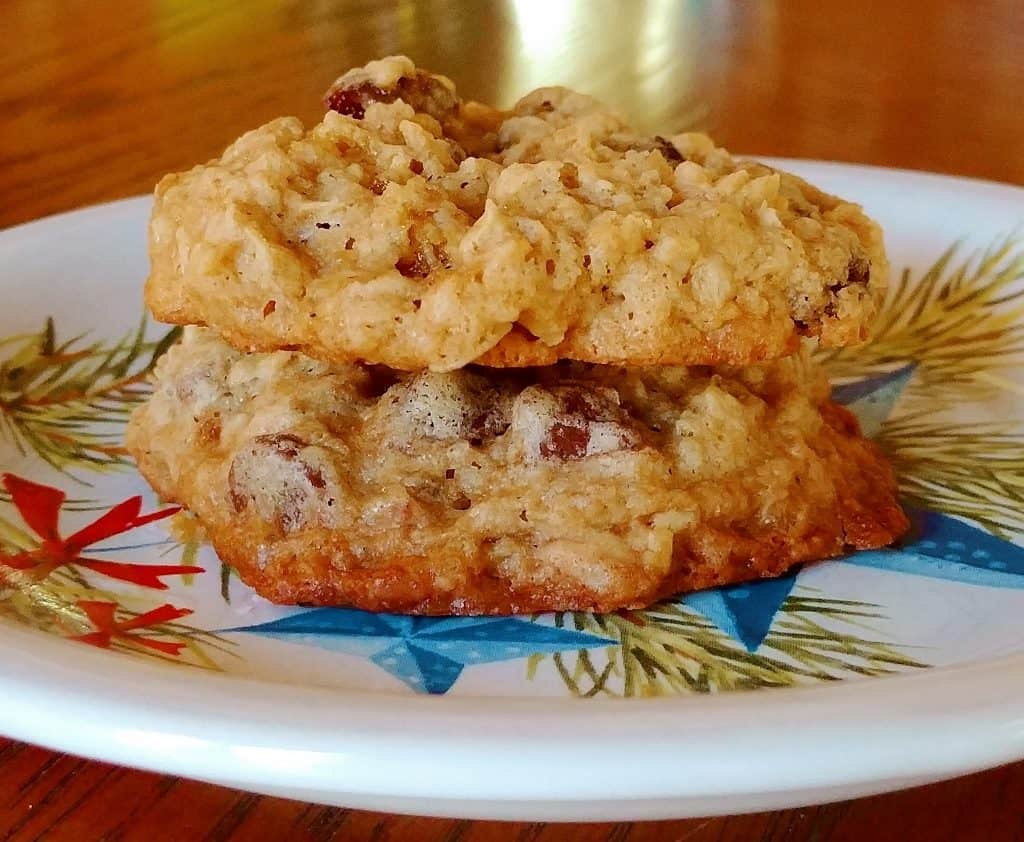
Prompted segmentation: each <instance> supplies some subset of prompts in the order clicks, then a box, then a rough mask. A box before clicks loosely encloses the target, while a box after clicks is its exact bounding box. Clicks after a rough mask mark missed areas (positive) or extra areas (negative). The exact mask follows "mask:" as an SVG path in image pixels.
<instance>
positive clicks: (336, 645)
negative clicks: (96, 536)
mask: <svg viewBox="0 0 1024 842" xmlns="http://www.w3.org/2000/svg"><path fill="white" fill-rule="evenodd" d="M225 631H227V632H235V633H239V632H244V633H246V634H258V635H262V636H265V637H271V638H277V639H279V640H290V641H293V642H295V643H302V644H305V645H307V646H316V647H317V648H320V649H328V650H332V651H335V652H345V653H346V654H350V655H358V656H360V657H364V658H368V659H369V660H370V661H371V662H372V663H374V664H376V665H377V666H379V667H380V668H381V669H384V670H386V671H387V672H389V673H390V674H391V675H393V676H394V677H395V678H397V679H399V680H400V681H402V682H403V683H405V684H406V685H407V686H409V687H411V688H412V689H413V690H416V691H419V692H423V693H445V692H447V691H448V690H449V688H451V686H452V685H453V684H454V683H455V681H456V680H457V679H458V677H459V676H460V675H461V674H462V670H463V669H464V668H465V667H467V666H471V665H473V664H485V663H492V662H495V661H507V660H514V659H517V658H525V657H528V656H529V655H535V654H542V653H543V654H551V653H554V652H564V651H568V650H578V649H589V648H593V647H598V646H611V645H613V643H614V642H613V641H611V640H609V639H607V638H604V637H598V636H596V635H592V634H586V633H584V632H578V631H575V630H573V629H564V628H556V627H555V626H548V625H543V624H541V623H534V622H531V621H529V620H522V619H516V618H512V617H406V616H402V615H397V614H372V613H370V612H368V611H359V610H357V609H351V608H316V609H313V610H312V611H303V612H301V613H298V614H290V615H288V616H287V617H281V618H280V619H277V620H271V621H270V622H267V623H260V624H258V625H254V626H245V627H241V628H233V629H226V630H225Z"/></svg>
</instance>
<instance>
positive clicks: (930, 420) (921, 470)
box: [875, 409, 1024, 540]
mask: <svg viewBox="0 0 1024 842" xmlns="http://www.w3.org/2000/svg"><path fill="white" fill-rule="evenodd" d="M875 440H876V441H877V442H878V443H879V444H880V445H881V446H882V448H883V449H884V450H886V451H887V452H888V454H889V457H890V459H891V461H892V464H893V468H894V470H895V471H896V475H897V477H899V480H900V491H901V494H902V495H903V498H904V499H905V500H906V501H907V502H908V503H911V504H913V505H915V506H917V507H919V508H928V509H932V510H934V511H941V512H945V513H947V514H953V515H962V516H965V517H969V518H971V519H972V520H974V521H976V522H977V523H978V524H979V525H981V526H983V527H984V528H985V529H987V530H989V531H990V532H992V533H993V534H995V535H998V536H999V537H1000V538H1003V539H1005V540H1012V539H1013V538H1014V537H1015V536H1018V535H1020V534H1022V533H1024V436H1022V435H1021V433H1020V424H1019V423H1017V422H998V421H995V422H989V423H975V424H970V425H967V426H965V425H963V424H958V423H956V422H953V421H948V420H943V419H942V418H939V419H936V418H935V413H933V412H929V411H928V410H923V409H922V410H919V411H917V412H914V413H911V414H907V415H903V416H900V417H899V418H896V419H893V420H892V421H890V422H889V423H887V424H885V425H884V426H883V427H882V430H881V432H880V433H879V435H878V436H877V437H876V439H875Z"/></svg>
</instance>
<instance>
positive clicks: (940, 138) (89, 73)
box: [0, 0, 1024, 842]
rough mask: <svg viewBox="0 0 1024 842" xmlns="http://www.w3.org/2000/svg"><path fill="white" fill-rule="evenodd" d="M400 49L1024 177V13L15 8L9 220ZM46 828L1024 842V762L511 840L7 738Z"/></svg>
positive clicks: (637, 105) (737, 125)
mask: <svg viewBox="0 0 1024 842" xmlns="http://www.w3.org/2000/svg"><path fill="white" fill-rule="evenodd" d="M392 52H407V53H409V54H410V55H412V56H413V57H414V58H415V59H417V60H418V61H419V62H420V63H421V64H423V65H425V66H427V67H431V68H435V69H437V70H440V71H442V72H445V73H447V74H448V75H450V76H452V77H453V78H454V79H455V80H456V82H457V83H458V84H459V86H460V88H461V89H462V90H464V92H465V93H467V94H468V95H471V96H474V97H477V98H481V99H487V100H495V101H498V102H499V103H509V102H511V101H513V100H514V98H515V97H516V96H517V95H518V94H519V93H521V92H524V91H526V90H528V89H529V88H531V87H535V86H537V85H540V84H543V83H549V82H564V83H567V84H570V85H573V86H575V87H579V88H581V89H583V90H586V91H589V92H591V93H594V94H597V95H598V96H600V97H603V98H605V99H606V100H608V101H609V102H612V103H614V104H615V105H616V106H618V107H619V108H620V109H621V110H622V111H624V112H626V113H627V114H629V115H630V116H631V117H632V118H633V119H634V120H635V121H636V122H638V123H639V124H641V125H643V126H645V127H649V128H655V127H659V128H661V129H662V130H670V129H673V128H676V127H680V126H682V125H685V124H700V125H703V126H704V127H706V128H708V129H709V130H710V131H711V132H712V133H713V134H715V136H716V137H717V138H718V139H719V141H720V142H722V143H724V144H725V145H727V146H729V147H731V148H733V149H736V150H741V151H744V152H750V153H763V154H772V155H789V156H804V157H812V158H832V159H840V160H848V161H859V162H867V163H875V164H883V165H888V166H899V167H912V168H920V169H931V170H939V171H944V172H953V173H959V174H965V175H973V176H979V177H983V178H993V179H1000V180H1005V181H1012V182H1017V183H1021V182H1024V108H1022V107H1021V106H1022V100H1021V96H1022V94H1021V92H1022V91H1024V58H1022V56H1024V13H1022V9H1021V6H1020V3H1019V0H989V2H975V3H968V2H963V0H960V2H958V1H957V0H945V1H944V2H938V0H936V1H935V2H919V3H910V2H889V1H888V0H861V2H858V3H848V2H847V3H840V2H822V0H777V2H753V0H751V2H736V3H733V4H728V3H724V2H723V3H712V2H708V3H704V4H702V3H698V2H679V3H672V2H653V0H650V2H644V3H641V2H635V3H634V2H625V0H623V2H584V0H579V2H568V0H566V2H560V0H506V2H499V0H493V1H491V2H485V1H484V0H480V1H479V2H476V0H433V1H432V2H430V0H428V1H427V2H421V3H413V2H409V0H394V1H393V2H383V0H382V2H365V1H364V2H357V0H319V1H318V2H302V1H301V0H250V2H247V3H242V2H238V3H228V2H205V0H193V2H177V3H175V2H168V0H151V2H137V3H121V2H115V0H92V2H88V3H87V2H82V1H81V0H78V2H65V3H49V2H45V0H5V2H4V3H3V4H2V6H0V115H2V117H0V119H2V123H0V226H6V225H11V224H14V223H18V222H23V221H25V220H29V219H33V218H35V217H38V216H42V215H44V214H49V213H53V212H56V211H61V210H66V209H68V208H72V207H76V206H78V205H82V204H86V203H90V202H98V201H103V200H107V199H114V198H117V197H120V196H128V195H132V194H135V193H141V192H147V191H149V190H150V189H151V187H152V185H153V183H154V181H155V180H156V179H157V178H158V177H159V176H160V175H161V174H163V173H164V172H166V171H169V170H173V169H178V168H182V167H186V166H189V165H190V164H192V163H194V162H197V161H201V160H204V159H206V158H208V157H210V156H212V155H214V154H216V153H217V152H218V151H219V150H220V149H221V148H222V147H223V146H224V145H225V144H226V143H227V142H228V141H229V140H231V139H233V138H234V137H235V136H236V135H237V134H239V133H240V132H241V131H243V130H244V129H246V128H249V127H252V126H255V125H258V124H260V123H261V122H263V121H265V120H267V119H268V118H270V117H273V116H277V115H279V114H285V113H292V114H297V115H298V116H300V117H302V118H303V119H305V120H314V119H316V117H317V114H318V112H319V111H320V105H319V95H320V93H321V92H322V91H323V90H324V89H325V88H326V86H327V85H328V83H329V82H330V81H331V80H332V79H333V78H334V77H335V76H336V75H337V74H339V73H340V72H341V71H343V70H344V69H346V68H347V67H349V66H351V65H354V64H359V63H362V62H363V61H365V60H367V59H369V58H372V57H374V56H377V55H380V54H386V53H392ZM950 212H951V213H955V209H951V210H950ZM2 705H3V700H2V698H0V730H2V727H3V726H2ZM42 837H45V838H49V839H76V840H78V839H96V838H103V839H140V840H147V842H149V840H159V839H215V840H223V839H283V838H288V839H296V840H307V839H309V840H324V839H346V840H358V839H376V840H386V839H392V840H401V839H417V840H433V839H437V840H441V839H446V840H463V842H468V840H497V839H521V840H548V839H578V840H592V839H593V840H598V839H601V840H625V839H629V840H631V842H640V840H655V839H657V840H683V839H686V840H692V842H697V841H698V840H733V839H735V840H748V839H758V838H760V839H771V840H783V839H785V840H811V839H815V840H861V839H871V840H883V839H900V840H902V839H928V840H946V839H949V840H966V839H985V840H1010V839H1016V840H1021V839H1024V765H1016V766H1011V767H1007V768H1005V769H1001V770H997V771H993V772H988V773H985V774H980V775H975V776H973V777H969V778H965V779H962V780H959V781H954V782H950V783H945V784H938V785H935V786H931V787H927V788H924V789H919V790H915V791H911V792H905V793H899V794H894V795H888V796H880V797H876V798H869V799H864V800H861V801H855V802H850V803H845V804H838V805H832V806H827V807H818V808H810V809H805V810H789V811H781V812H777V813H765V814H761V815H756V816H739V817H733V818H722V819H710V820H691V821H678V822H666V823H650V824H644V823H637V824H615V825H607V824H606V825H571V826H558V825H531V824H519V825H503V824H497V823H489V822H464V821H449V820H434V819H416V818H406V817H398V816H387V815H380V814H372V813H363V812H356V811H346V810H336V809H329V808H321V807H316V806H310V805H305V804H299V803H294V802H288V801H282V800H278V799H273V798H261V797H258V796H254V795H248V794H244V793H239V792H234V791H231V790H226V789H222V788H219V787H214V786H209V785H205V784H198V783H193V782H189V781H182V780H177V779H174V778H170V777H165V776H160V775H153V774H143V773H139V772H133V771H127V770H124V769H115V768H112V767H110V766H106V765H104V764H100V763H92V762H87V761H81V760H77V759H74V758H69V757H65V756H61V755H57V754H54V753H52V752H48V751H44V750H42V749H37V748H32V747H28V746H24V745H20V744H16V743H11V742H9V741H4V740H2V739H0V838H2V839H13V840H22V839H25V840H27V839H38V838H42Z"/></svg>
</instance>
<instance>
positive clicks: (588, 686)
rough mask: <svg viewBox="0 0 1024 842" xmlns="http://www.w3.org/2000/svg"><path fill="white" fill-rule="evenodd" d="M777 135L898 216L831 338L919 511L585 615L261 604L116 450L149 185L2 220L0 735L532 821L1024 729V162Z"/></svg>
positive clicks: (138, 357)
mask: <svg viewBox="0 0 1024 842" xmlns="http://www.w3.org/2000/svg"><path fill="white" fill-rule="evenodd" d="M783 163H784V165H786V166H790V167H791V168H792V169H795V170H797V171H798V172H800V173H801V174H803V175H805V176H807V177H808V178H809V179H811V180H812V181H814V182H816V183H819V184H820V185H822V186H823V187H825V188H826V189H830V190H833V191H835V192H837V193H839V194H841V195H843V196H849V197H852V198H855V199H858V200H860V201H862V202H863V203H864V205H865V206H866V208H867V210H868V211H869V212H870V213H871V214H872V215H874V216H875V217H876V218H878V219H879V220H880V221H881V222H882V223H883V225H884V226H885V228H886V231H887V233H888V243H889V250H890V255H891V257H892V263H893V267H894V284H893V290H892V295H891V296H890V302H889V305H888V306H887V309H886V313H885V315H884V316H883V318H882V319H880V321H879V334H880V335H879V337H878V338H877V340H876V342H875V344H874V345H872V346H870V347H868V348H861V349H858V350H856V351H850V352H844V353H842V354H839V355H835V356H834V357H832V358H829V359H826V360H825V362H826V363H827V364H828V365H829V366H830V368H831V371H832V373H833V375H834V377H835V380H836V382H837V383H838V384H840V386H839V388H838V389H837V396H838V399H840V400H841V401H843V402H845V403H847V404H848V405H849V406H850V407H851V408H852V409H853V410H854V411H855V412H856V413H857V414H858V415H859V416H860V417H861V419H862V423H863V425H864V427H865V430H866V431H867V432H868V433H869V434H871V435H874V436H877V437H878V438H879V439H880V441H881V442H882V444H883V445H884V446H885V447H886V448H887V449H888V450H889V451H890V452H891V454H892V455H893V458H894V460H895V463H896V465H897V467H898V468H899V471H900V473H901V476H902V483H903V487H904V491H905V493H906V497H907V500H908V501H909V502H910V503H911V504H912V505H913V507H914V510H915V516H914V517H915V521H916V524H917V527H916V532H915V533H914V534H913V535H912V536H911V537H910V538H909V539H908V541H907V543H906V545H905V546H903V547H901V548H899V549H895V550H891V551H884V552H871V553H861V554H858V555H856V556H853V557H851V558H848V559H846V560H843V561H839V562H832V563H826V564H821V565H812V566H808V567H806V568H804V569H803V570H801V571H800V572H799V573H797V574H795V575H793V576H790V577H787V578H784V579H781V580H776V581H770V582H762V583H758V584H755V585H749V586H744V587H737V588H729V589H725V590H723V591H714V592H706V593H703V594H698V595H693V596H690V597H688V598H686V599H685V600H682V601H679V602H670V603H666V604H664V605H662V606H658V607H656V608H654V609H652V610H650V611H643V612H628V613H627V614H624V615H619V614H617V615H610V616H607V617H604V618H595V617H592V616H590V615H576V616H572V615H564V616H555V615H547V616H542V617H539V618H505V619H484V620H473V619H461V620H459V619H454V620H453V619H441V620H437V619H427V620H422V619H421V620H412V619H404V618H395V617H387V616H384V617H377V616H373V615H368V614H363V613H361V612H357V611H347V610H341V609H338V610H309V609H302V608H293V609H284V608H278V607H275V606H272V605H269V604H268V603H266V602H264V601H262V600H260V599H258V598H256V597H255V596H254V595H253V594H252V593H251V592H249V591H248V590H247V589H246V588H245V587H244V586H243V585H241V584H240V583H239V582H238V581H237V580H236V579H234V578H233V577H232V576H230V575H229V574H228V573H227V572H226V571H223V570H222V569H221V566H220V563H219V562H218V560H217V559H216V557H215V556H213V554H212V553H211V552H210V550H209V549H207V548H204V547H200V546H197V545H196V544H195V543H194V542H189V541H188V540H184V541H182V540H179V539H178V538H175V537H173V536H172V533H171V532H169V531H168V529H167V525H168V523H169V522H170V521H169V520H166V519H164V518H155V519H152V520H147V518H145V515H146V514H148V513H151V512H163V511H165V508H166V507H163V506H162V505H161V504H160V503H159V502H158V501H156V500H155V499H154V498H153V495H152V494H151V493H150V492H149V490H148V489H147V487H146V485H145V483H144V482H142V480H141V479H140V478H139V476H138V475H137V474H136V473H135V472H134V470H133V469H132V467H131V465H130V464H128V463H126V462H125V460H124V459H123V455H122V453H121V452H120V450H119V446H118V443H119V438H120V435H121V432H122V429H123V424H124V418H125V414H126V412H127V410H129V409H130V408H131V407H132V406H134V405H135V404H136V403H137V402H138V401H139V400H141V399H142V398H143V397H144V394H145V388H146V387H145V371H146V368H147V366H148V365H149V363H150V360H151V358H152V357H153V356H154V354H156V353H158V352H159V351H160V350H161V347H162V346H161V345H160V343H159V340H160V339H161V337H163V336H164V334H165V333H166V330H165V329H164V328H162V327H161V326H159V325H148V326H147V327H146V328H145V330H144V332H143V333H139V334H136V333H135V330H136V327H137V326H138V324H139V320H140V317H141V302H140V294H141V282H142V278H143V277H144V276H145V274H146V257H145V225H146V216H147V211H148V200H146V199H133V200H129V201H125V202H117V203H114V204H110V205H105V206H101V207H96V208H90V209H86V210H83V211H78V212H75V213H71V214H66V215H63V216H57V217H53V218H51V219H47V220H43V221H40V222H36V223H32V224H29V225H25V226H21V227H18V228H14V229H10V230H8V231H5V232H2V233H0V272H2V277H0V289H2V294H3V299H2V300H3V302H4V305H5V306H4V307H3V308H2V309H0V468H2V471H3V472H4V477H3V484H2V486H0V548H2V549H0V552H2V553H3V555H2V556H0V562H2V564H3V566H2V568H0V732H3V733H5V734H7V735H9V736H11V737H16V738H19V739H23V740H28V741H30V742H35V743H40V744H43V745H46V746H50V747H53V748H56V749H61V750H65V751H70V752H74V753H77V754H81V755H86V756H89V757H96V758H102V759H104V760H108V761H113V762H116V763H122V764H127V765H131V766H138V767H143V768H147V769H155V770H161V771H166V772H170V773H175V774H180V775H186V776H189V777H194V778H200V779H204V780H209V781H215V782H218V783H224V784H229V785H233V786H238V787H242V788H246V789H251V790H256V791H259V792H266V793H274V794H280V795H287V796H292V797H297V798H303V799H308V800H313V801H319V802H323V803H330V804H341V805H347V806H355V807H367V808H375V809H382V810H391V811H407V812H414V813H423V814H435V815H455V816H468V817H489V818H509V819H531V820H541V819H575V820H582V819H594V820H598V819H644V818H665V817H680V816H688V815H700V814H703V815H707V814H712V813H722V812H738V811H743V810H757V809H768V808H777V807H784V806H792V805H797V804H808V803H812V802H820V801H826V800H834V799H840V798H849V797H853V796H857V795H863V794H867V793H873V792H879V791H883V790H888V789H894V788H898V787H904V786H910V785H913V784H918V783H924V782H927V781H933V780H938V779H940V778H944V777H949V776H953V775H957V774H960V773H964V772H968V771H972V770H976V769H980V768H983V767H987V766H992V765H995V764H999V763H1002V762H1005V761H1010V760H1013V759H1016V758H1020V757H1024V701H1022V700H1024V548H1022V547H1020V546H1018V543H1019V542H1020V538H1021V535H1022V534H1024V508H1022V506H1021V502H1022V501H1024V385H1022V383H1024V378H1022V377H1021V371H1020V359H1021V354H1022V347H1024V346H1022V340H1024V320H1022V318H1021V315H1022V313H1024V283H1022V277H1021V276H1022V273H1024V256H1022V255H1024V250H1022V246H1021V244H1018V243H1016V242H1015V241H1014V240H1013V239H1012V235H1013V233H1014V232H1015V231H1016V230H1018V226H1019V225H1020V223H1021V221H1022V220H1024V190H1020V189H1017V188H1012V187H1007V186H1000V185H995V184H987V183H981V182H976V181H967V180H963V179H953V178H946V177H940V176H933V175H925V174H919V173H910V172H899V171H891V170H880V169H871V168H865V167H854V166H843V165H835V164H818V163H809V162H783ZM955 244H958V245H957V248H956V250H955V253H953V254H949V251H948V250H949V249H950V248H951V247H952V246H954V245H955ZM904 269H906V274H901V273H903V270H904ZM48 319H49V322H48V321H47V320H48ZM4 337H6V338H5V339H4ZM136 495H141V501H140V500H136V499H133V498H134V497H136ZM125 500H129V501H130V502H128V503H125V504H124V505H121V506H118V505H117V504H119V503H121V501H125ZM91 523H94V524H95V525H94V526H91V527H89V526H88V525H89V524H91ZM87 527H88V528H87ZM83 529H84V530H85V531H83ZM174 534H180V533H179V532H177V531H176V532H175V533H174ZM153 565H159V567H154V566H153ZM4 571H6V572H4ZM12 571H13V572H12ZM3 582H6V584H3ZM85 644H93V645H91V646H90V645H85Z"/></svg>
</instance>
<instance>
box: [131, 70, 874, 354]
mask: <svg viewBox="0 0 1024 842" xmlns="http://www.w3.org/2000/svg"><path fill="white" fill-rule="evenodd" d="M327 104H328V106H329V107H330V108H331V110H330V111H329V112H328V113H327V114H326V116H325V117H324V119H323V120H322V122H320V123H319V124H318V125H315V126H313V127H312V128H309V129H306V128H304V127H303V125H302V123H300V122H299V120H297V119H295V118H281V119H278V120H274V121H272V122H270V123H268V124H267V125H265V126H262V127H261V128H258V129H255V130H253V131H251V132H249V133H248V134H246V135H244V136H242V137H241V138H240V139H238V140H237V141H236V142H235V143H233V144H232V145H231V146H230V147H229V148H228V149H227V151H226V152H225V153H224V154H223V155H222V156H221V157H220V158H218V159H217V160H214V161H211V162H209V163H208V164H205V165H203V166H198V167H195V168H194V169H192V170H190V171H188V172H185V173H179V174H176V175H169V176H167V177H166V178H164V179H163V180H162V181H161V182H160V184H159V185H158V187H157V189H156V202H155V206H154V211H153V217H152V222H151V225H150V256H151V261H152V271H151V274H150V277H149V280H148V283H147V287H146V300H147V302H148V304H149V306H150V308H151V309H152V310H153V313H154V314H155V315H156V316H157V318H159V319H162V320H164V321H168V322H174V323H178V324H200V325H209V326H212V327H214V328H216V329H217V330H218V331H219V332H220V333H221V334H222V335H224V336H225V337H226V338H227V339H228V341H230V342H231V343H232V344H233V345H235V346H236V347H238V348H240V349H243V350H276V349H282V348H285V349H293V350H301V351H303V352H304V353H306V354H308V355H310V356H313V357H316V358H319V359H323V360H326V361H328V362H337V363H345V362H352V361H366V362H370V363H380V364H386V365H388V366H390V367H392V368H398V369H405V370H419V369H423V368H429V369H432V370H436V371H448V370H453V369H457V368H460V367H462V366H464V365H466V364H467V363H470V362H472V361H478V362H481V363H484V364H487V365H492V366H519V365H523V366H525V365H546V364H549V363H552V362H554V361H556V360H558V359H574V360H582V361H589V362H598V363H614V364H626V365H650V364H686V365H690V364H723V363H725V364H736V365H740V364H746V363H749V362H756V361H759V360H768V359H773V358H777V357H780V356H784V355H786V354H789V353H792V352H793V351H794V350H795V348H796V346H797V344H798V339H799V337H800V336H815V337H819V338H820V341H821V342H822V344H824V345H828V346H840V345H847V344H851V343H856V342H859V341H861V340H863V339H864V338H865V337H866V336H867V331H868V327H869V325H870V322H871V320H872V318H873V316H874V314H875V311H876V304H877V301H878V299H879V296H880V295H881V294H882V292H883V290H884V287H885V284H886V279H887V271H888V269H887V264H886V258H885V252H884V249H883V245H882V238H881V234H880V232H879V229H878V227H877V226H876V225H875V223H873V222H872V221H871V220H870V219H868V218H867V217H866V216H865V215H864V213H863V212H862V211H861V209H860V208H859V207H858V206H857V205H854V204H851V203H849V202H845V201H842V200H840V199H837V198H835V197H833V196H829V195H827V194H825V193H823V192H821V191H819V190H817V189H816V188H814V187H812V186H811V185H809V184H807V183H806V182H804V181H802V180H801V179H799V178H797V177H795V176H792V175H789V174H787V173H784V172H780V171H777V170H774V169H772V168H770V167H767V166H763V165H761V164H757V163H754V162H750V161H742V160H738V159H735V158H733V157H732V156H730V155H729V153H727V152H726V151H725V150H723V149H720V148H718V147H716V146H714V144H713V143H712V142H711V141H710V140H709V139H708V138H707V137H705V136H704V135H700V134H681V135H675V136H673V137H659V136H655V137H646V136H642V135H639V134H636V133H635V132H633V131H632V130H631V129H630V128H629V127H628V126H627V125H626V124H625V123H624V122H622V121H621V120H620V119H618V118H617V117H615V116H614V115H613V114H611V113H609V112H608V111H607V110H606V109H605V108H604V107H602V106H601V105H600V104H599V103H598V102H596V101H595V100H593V99H591V98H590V97H587V96H583V95H581V94H577V93H573V92H572V91H568V90H565V89H562V88H544V89H541V90H538V91H535V92H533V93H531V94H529V95H528V96H526V97H525V98H523V99H522V100H521V101H520V102H519V103H518V104H517V105H516V106H515V107H514V108H513V109H512V110H511V111H508V112H500V111H497V110H495V109H491V108H488V107H486V106H482V105H479V104H477V103H469V102H463V101H461V100H460V99H459V97H458V96H457V94H456V92H455V89H454V86H453V85H452V83H451V82H450V81H449V80H447V79H444V78H443V77H439V76H433V75H431V74H428V73H426V72H424V71H422V70H419V69H417V68H415V67H414V66H413V65H412V63H411V62H410V61H409V60H408V59H405V58H400V57H398V58H389V59H384V60H382V61H377V62H371V63H370V64H369V65H367V66H366V67H365V68H360V69H357V70H353V71H350V72H349V73H348V74H346V75H345V76H343V77H342V78H341V79H339V80H338V82H337V83H336V84H335V85H334V86H333V87H332V89H331V91H329V93H328V96H327Z"/></svg>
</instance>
